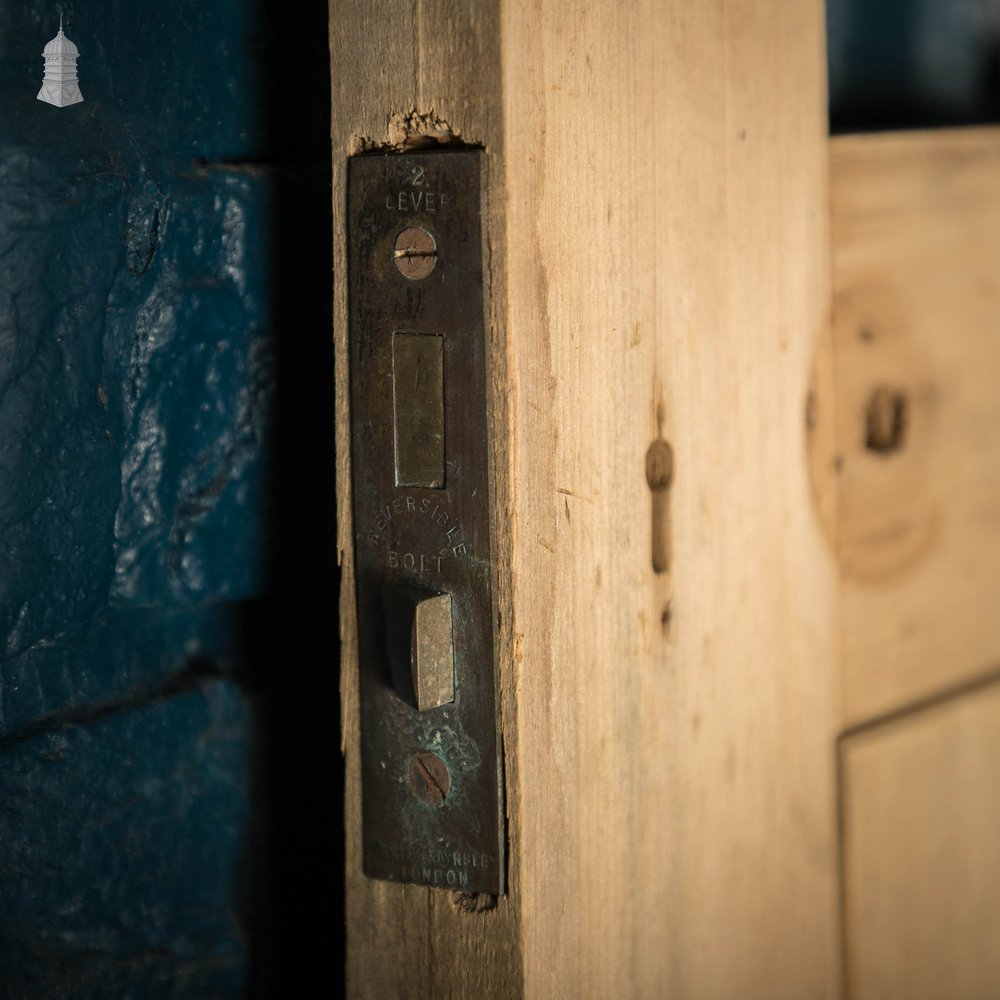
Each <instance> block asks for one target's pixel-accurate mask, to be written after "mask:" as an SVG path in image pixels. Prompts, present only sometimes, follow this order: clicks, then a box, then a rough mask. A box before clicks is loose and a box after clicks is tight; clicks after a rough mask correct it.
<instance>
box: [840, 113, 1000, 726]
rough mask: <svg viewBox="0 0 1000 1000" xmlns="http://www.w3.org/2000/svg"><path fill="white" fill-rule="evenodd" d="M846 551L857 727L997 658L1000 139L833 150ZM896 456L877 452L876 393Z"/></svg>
mask: <svg viewBox="0 0 1000 1000" xmlns="http://www.w3.org/2000/svg"><path fill="white" fill-rule="evenodd" d="M831 163H832V166H831V187H832V206H833V214H832V237H833V275H834V279H833V280H834V310H833V319H834V323H833V328H834V357H835V362H834V363H835V383H836V399H835V401H834V405H833V409H834V410H835V412H836V433H835V436H836V439H837V443H836V447H835V452H836V455H837V456H838V458H839V462H838V464H839V467H840V475H839V490H838V502H837V511H838V528H837V533H838V550H839V559H840V563H841V566H842V567H843V571H844V584H843V601H842V612H843V622H842V629H843V650H844V689H845V697H844V702H845V711H846V721H847V723H848V724H855V723H858V722H859V721H861V720H864V719H866V718H872V717H875V716H877V715H879V714H880V713H882V712H886V711H890V710H893V709H896V708H898V707H899V706H901V705H903V704H906V703H907V702H910V701H914V700H917V699H920V698H923V697H926V696H928V695H930V694H932V693H934V692H937V691H941V690H946V689H947V688H948V687H949V686H951V685H954V684H961V683H964V682H966V681H968V680H970V679H971V678H974V677H976V676H979V675H981V674H983V672H985V671H988V670H990V669H991V668H992V667H993V666H995V665H996V664H997V663H998V662H1000V615H997V613H996V609H997V608H998V607H1000V392H998V391H997V373H998V372H1000V338H998V337H997V331H998V330H1000V277H998V275H1000V272H998V268H997V260H998V259H1000V129H997V128H983V129H966V130H957V131H946V132H926V133H913V134H898V133H897V134H887V135H872V136H845V137H842V138H837V139H835V140H834V141H833V143H832V150H831ZM879 392H881V393H882V394H883V405H884V400H885V398H886V394H888V395H889V396H895V397H897V399H899V400H901V401H902V404H901V405H902V406H903V407H904V412H903V418H904V419H903V427H902V428H901V430H902V434H901V440H900V442H899V447H898V448H896V449H895V450H888V451H877V450H872V449H871V448H870V447H867V446H866V436H867V425H868V422H869V420H870V416H869V413H870V409H871V407H872V402H873V399H875V397H876V393H879Z"/></svg>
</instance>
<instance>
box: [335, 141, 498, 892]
mask: <svg viewBox="0 0 1000 1000" xmlns="http://www.w3.org/2000/svg"><path fill="white" fill-rule="evenodd" d="M483 155H484V154H483V153H482V152H481V151H478V150H451V151H439V152H433V153H408V154H393V155H365V156H359V157H356V158H354V159H353V160H351V162H350V171H349V182H348V202H349V204H348V215H349V231H348V239H349V245H348V269H349V275H348V280H349V288H350V306H349V308H350V360H351V372H350V379H351V459H352V465H351V468H352V478H353V502H354V506H353V512H354V540H355V566H356V579H357V602H358V604H357V607H358V658H359V669H360V688H361V783H362V784H361V795H362V822H363V827H364V829H363V836H364V868H365V873H366V874H368V875H371V876H374V877H376V878H383V879H391V880H393V881H399V882H417V883H421V884H424V885H432V886H439V887H441V888H452V889H460V890H465V891H468V892H486V893H494V894H498V893H501V892H503V890H504V853H503V845H504V838H503V801H502V788H503V783H502V773H501V768H502V763H501V747H500V736H499V726H498V723H497V718H498V716H497V682H496V668H495V656H496V654H495V645H494V628H493V622H494V620H495V613H494V604H493V558H492V540H493V532H492V528H493V526H492V523H491V510H492V490H491V483H490V474H489V451H488V440H487V385H488V382H487V363H488V351H487V348H486V324H485V301H484V290H483V255H484V239H483V226H482V219H481V213H482V204H483Z"/></svg>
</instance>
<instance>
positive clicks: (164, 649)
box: [0, 0, 275, 998]
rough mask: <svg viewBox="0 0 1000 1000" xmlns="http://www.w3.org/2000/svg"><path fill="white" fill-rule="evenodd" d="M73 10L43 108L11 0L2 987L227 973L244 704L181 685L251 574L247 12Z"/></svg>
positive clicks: (3, 357) (0, 196)
mask: <svg viewBox="0 0 1000 1000" xmlns="http://www.w3.org/2000/svg"><path fill="white" fill-rule="evenodd" d="M63 6H64V9H65V11H66V15H67V16H66V34H67V35H68V36H69V37H70V38H72V40H73V41H74V42H75V43H76V44H77V45H78V47H79V49H80V60H79V73H80V85H81V89H82V92H83V94H84V98H85V100H84V103H83V104H78V105H75V106H72V107H69V108H55V107H52V106H50V105H47V104H45V103H43V102H39V101H37V100H36V99H35V95H36V94H37V92H38V86H39V81H40V79H41V70H42V59H41V50H42V46H43V45H44V43H45V42H46V41H47V40H48V39H49V38H50V37H52V35H53V34H54V32H55V28H56V26H57V20H56V5H55V4H53V3H50V2H44V3H43V2H39V0H27V2H18V3H14V2H13V0H0V566H2V572H0V844H3V849H2V850H0V899H2V910H3V917H2V919H0V996H4V997H7V996H11V997H18V996H25V997H27V996H32V997H34V996H53V997H56V996H58V997H76V996H81V997H82V996H122V997H126V996H135V997H143V998H147V997H161V996H162V997H181V996H184V997H198V998H201V997H216V996H237V995H240V991H241V989H242V984H243V982H244V979H245V967H246V962H247V952H246V942H245V941H244V937H243V930H242V928H241V923H240V919H237V917H236V916H234V914H236V915H238V914H239V913H240V912H242V911H241V908H242V907H243V906H244V903H243V901H242V900H241V897H240V891H241V890H240V888H239V887H240V885H241V884H242V883H243V882H245V880H246V875H245V872H244V871H243V868H242V866H243V863H244V860H245V859H244V855H243V851H244V829H245V827H246V823H247V817H248V815H249V808H250V807H249V773H250V761H249V746H250V731H251V715H250V713H249V711H248V709H247V706H246V704H245V703H244V701H243V700H242V698H241V697H240V696H239V695H238V694H237V693H236V690H235V688H234V687H233V686H232V684H230V683H229V682H226V681H217V682H213V683H207V682H206V686H205V689H204V691H195V692H192V693H188V694H173V695H171V692H173V691H175V690H176V686H177V683H180V681H179V680H178V679H181V680H183V682H184V683H189V681H190V678H191V676H193V674H192V671H193V670H194V671H195V672H197V671H198V670H200V671H201V672H202V673H212V674H219V673H222V674H226V673H227V672H232V671H235V670H237V668H238V667H239V663H238V659H239V650H238V645H239V635H238V629H237V621H238V618H239V614H240V611H239V607H238V606H239V604H240V603H241V602H245V601H248V600H252V599H256V598H257V597H258V596H259V595H260V594H261V592H262V590H263V588H264V579H265V574H264V562H265V548H266V530H265V529H266V523H267V517H268V509H267V507H268V505H267V502H266V495H267V491H266V488H265V487H266V475H265V473H266V469H267V466H268V461H269V447H270V440H271V437H272V434H271V411H272V395H273V382H274V367H275V363H274V357H273V353H274V352H273V345H272V330H271V328H272V325H273V324H272V319H271V310H272V303H271V301H270V298H269V294H268V292H267V289H268V287H269V282H268V272H267V268H268V265H269V263H270V261H269V256H268V254H269V250H268V248H269V244H270V240H271V226H272V221H271V220H272V214H273V207H274V206H273V191H274V183H273V177H272V174H271V172H270V171H269V170H267V169H265V168H258V169H249V170H248V169H241V168H239V167H236V166H226V165H225V162H221V163H220V162H218V161H226V162H228V161H231V160H233V159H255V158H256V159H260V158H262V156H263V151H264V150H266V149H267V147H268V141H269V140H268V134H267V129H266V128H265V123H264V121H263V119H262V113H261V110H260V97H261V94H260V69H259V67H260V63H261V59H260V46H261V44H262V31H263V29H262V25H261V13H260V10H259V6H258V5H256V4H252V3H249V4H248V3H246V2H243V0H240V2H237V0H202V2H199V3H194V2H181V3H177V4H153V3H151V2H148V0H139V2H136V3H129V4H123V3H119V2H117V0H93V2H89V3H87V4H86V5H84V4H75V3H73V2H67V3H65V4H64V5H63ZM208 162H211V163H215V164H216V165H207V163H208ZM185 678H186V679H187V680H184V679H185ZM168 696H169V697H168ZM147 701H148V702H149V704H146V705H144V702H147Z"/></svg>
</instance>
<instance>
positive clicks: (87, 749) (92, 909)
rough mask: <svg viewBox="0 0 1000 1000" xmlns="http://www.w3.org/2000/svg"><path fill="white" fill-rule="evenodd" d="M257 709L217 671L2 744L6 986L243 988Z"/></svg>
mask: <svg viewBox="0 0 1000 1000" xmlns="http://www.w3.org/2000/svg"><path fill="white" fill-rule="evenodd" d="M246 718H247V714H246V708H245V706H244V704H243V703H242V700H241V698H240V696H239V695H238V694H237V692H236V690H235V689H234V688H233V686H232V685H230V684H228V683H226V682H221V681H219V682H210V683H206V684H205V685H204V687H203V689H196V690H193V691H191V692H188V693H187V694H184V695H179V696H177V697H174V698H171V699H169V700H166V701H161V702H157V703H153V704H150V705H147V706H145V707H142V708H139V709H135V710H131V711H124V712H121V713H118V714H112V715H108V716H105V717H101V718H96V719H90V720H87V721H86V723H84V724H78V725H69V726H66V727H62V728H60V729H57V730H54V731H50V732H46V733H43V734H40V735H38V736H35V737H34V738H32V739H28V740H24V741H21V742H19V743H18V744H17V745H16V746H14V747H8V748H7V749H6V750H5V751H4V753H3V755H2V766H0V844H2V845H3V847H2V850H0V899H2V900H3V920H2V922H0V927H2V930H0V996H3V997H4V998H5V1000H21V998H24V1000H28V998H31V1000H35V998H40V997H95V998H96V997H102V998H103V997H116V998H126V997H134V998H136V1000H147V998H154V1000H155V998H160V997H164V998H166V997H197V998H200V1000H209V998H216V997H233V996H240V995H241V990H242V988H243V986H244V980H245V955H244V946H243V935H242V930H241V927H240V922H239V919H238V917H237V915H236V912H234V911H235V910H236V907H234V901H236V900H238V898H239V893H240V886H239V883H238V881H236V883H235V884H234V876H235V875H236V873H238V870H239V869H238V862H239V861H240V860H241V859H240V851H241V846H240V845H241V843H242V831H243V829H244V827H245V825H246V820H247V815H246V813H247V789H246V787H245V782H246V757H247V727H246ZM68 789H76V790H77V794H72V795H70V794H67V790H68ZM222 845H225V846H227V847H228V848H229V849H231V850H234V851H235V853H236V856H235V857H233V858H227V857H225V856H224V852H222V851H221V850H220V847H221V846H222Z"/></svg>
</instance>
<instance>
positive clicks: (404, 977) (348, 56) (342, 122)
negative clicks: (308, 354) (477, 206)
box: [330, 0, 522, 1000]
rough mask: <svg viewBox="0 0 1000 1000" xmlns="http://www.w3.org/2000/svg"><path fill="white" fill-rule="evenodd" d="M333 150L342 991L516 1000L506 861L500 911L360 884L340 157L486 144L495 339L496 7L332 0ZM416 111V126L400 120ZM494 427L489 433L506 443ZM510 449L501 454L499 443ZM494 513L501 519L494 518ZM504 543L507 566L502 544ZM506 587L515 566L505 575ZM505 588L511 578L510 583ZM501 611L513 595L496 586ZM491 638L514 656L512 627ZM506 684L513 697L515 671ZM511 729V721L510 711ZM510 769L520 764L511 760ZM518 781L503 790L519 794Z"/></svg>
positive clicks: (499, 137)
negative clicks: (412, 145) (420, 139)
mask: <svg viewBox="0 0 1000 1000" xmlns="http://www.w3.org/2000/svg"><path fill="white" fill-rule="evenodd" d="M330 26H331V32H330V55H331V75H332V87H333V90H332V108H333V115H332V125H331V149H332V157H333V192H334V198H333V217H334V233H333V246H334V341H335V357H336V394H337V426H336V450H337V470H338V486H337V495H338V537H339V546H340V552H341V560H342V568H343V576H342V591H341V602H340V622H341V639H342V646H341V670H342V674H341V676H342V680H341V692H342V705H343V720H342V733H343V736H342V739H343V749H344V753H345V757H346V766H347V772H346V801H345V825H346V838H347V839H346V857H345V865H346V882H347V905H346V919H347V968H346V979H347V991H348V994H349V995H350V996H352V997H373V998H375V997H377V998H379V1000H384V998H388V997H393V998H396V997H399V998H426V997H435V998H439V997H440V998H446V997H465V996H478V997H516V996H519V995H521V992H522V975H521V960H520V956H521V947H520V938H519V933H518V899H519V896H518V878H517V868H516V864H513V865H512V866H511V871H510V883H511V884H510V892H509V894H508V895H507V896H506V897H504V898H502V899H501V900H500V901H499V905H498V906H497V908H496V909H495V910H492V911H490V912H485V913H475V914H472V913H463V912H460V911H458V910H456V908H455V907H454V905H453V902H452V897H451V894H450V893H447V892H441V891H435V890H432V889H427V888H421V887H417V886H400V885H394V884H391V883H386V882H379V881H375V880H373V879H367V878H365V877H364V876H363V875H362V874H361V802H360V778H359V772H360V769H359V760H358V737H359V730H358V704H357V644H356V618H355V614H356V612H355V605H354V581H353V566H354V563H353V543H352V537H353V526H352V520H351V504H350V496H351V485H350V484H351V480H350V475H351V469H350V461H349V458H350V424H349V392H348V384H349V383H348V365H347V358H348V350H347V281H346V273H347V271H346V268H347V256H346V220H345V208H346V192H347V186H346V168H347V160H348V156H349V155H351V154H353V153H355V152H357V151H358V150H359V149H360V148H362V147H363V146H365V145H369V144H376V145H378V144H383V143H397V144H399V143H402V142H404V141H405V140H406V139H407V137H409V138H415V136H413V134H412V133H413V132H414V131H417V132H419V131H420V130H421V128H423V130H424V131H431V132H433V131H435V129H434V128H431V127H429V126H428V124H427V123H431V124H433V125H436V126H438V128H437V130H436V131H437V132H439V133H443V132H444V123H447V126H448V128H449V130H450V133H451V134H453V135H455V136H458V137H459V138H461V139H462V140H464V141H466V142H470V143H474V144H482V145H484V146H485V147H486V149H487V154H488V158H489V170H490V172H491V177H492V178H493V184H492V185H491V188H490V191H491V193H493V192H495V195H496V199H495V202H494V203H493V204H491V207H490V210H489V212H488V217H487V220H486V224H487V229H488V231H489V239H490V244H491V247H492V248H493V249H492V259H491V260H490V262H489V263H490V269H491V273H492V274H493V275H494V277H493V279H492V284H493V289H492V295H491V296H490V298H491V301H492V306H493V315H492V316H491V336H492V337H493V338H494V340H499V339H500V338H502V335H503V330H504V324H503V320H502V316H503V308H504V303H505V300H504V294H503V283H502V275H503V267H502V266H501V265H500V263H499V262H498V261H499V258H500V255H501V254H502V252H503V248H504V239H503V225H504V219H503V211H502V205H503V201H502V193H503V174H502V170H503V155H502V151H503V142H504V135H503V129H502V121H501V110H502V109H501V106H500V102H499V91H500V51H499V5H498V4H496V3H489V2H483V3H476V4H466V3H462V2H458V0H421V2H398V0H355V2H350V0H332V2H331V6H330ZM412 111H417V112H418V113H419V114H420V115H421V116H422V121H423V124H422V125H421V123H420V122H416V123H412V122H411V125H415V128H410V129H408V128H407V127H406V123H405V119H406V118H407V116H408V115H409V114H410V112H412ZM494 353H495V360H494V371H493V375H494V379H495V380H496V381H497V384H498V385H500V384H502V383H503V382H504V381H505V380H506V374H505V371H504V367H503V360H504V350H503V347H502V343H500V344H498V345H497V347H496V349H495V351H494ZM495 396H496V397H497V398H496V399H495V401H494V413H495V417H494V422H495V424H496V426H497V427H502V425H503V422H504V419H505V417H504V408H503V395H502V394H501V393H497V392H495ZM505 437H506V436H505V435H504V434H503V432H502V431H500V432H495V439H499V440H500V441H504V440H505ZM504 455H506V450H504ZM505 468H506V465H505V463H501V465H500V466H499V473H500V474H499V475H498V476H497V477H496V478H497V482H496V488H497V492H498V503H499V504H500V507H501V509H503V508H504V507H505V506H506V500H505V499H504V497H505V489H506V483H505V479H504V477H503V471H504V470H505ZM501 520H502V518H501ZM500 542H501V548H500V554H501V565H504V553H505V551H507V549H505V548H504V547H503V541H502V539H501V540H500ZM499 579H500V582H501V584H502V582H503V581H504V580H506V579H509V572H502V573H501V574H500V577H499ZM508 590H509V587H508ZM500 601H501V609H503V607H504V606H505V604H506V605H509V597H505V596H504V594H502V593H501V595H500ZM509 617H510V616H509V614H507V615H504V621H505V622H506V623H507V624H506V625H505V627H504V629H502V630H501V633H500V635H499V637H498V641H499V642H500V643H501V645H503V643H504V637H505V636H506V637H507V638H506V649H507V653H506V655H505V656H502V658H501V659H502V662H505V663H509V662H510V660H511V656H510V652H509V650H510V639H509V636H510V625H509ZM502 682H503V692H504V696H505V698H506V701H507V703H508V704H509V701H510V695H509V688H510V683H509V678H508V675H507V674H506V673H505V674H504V676H503V678H502ZM505 714H506V719H505V734H506V736H507V738H508V739H510V738H512V736H513V732H514V729H513V727H514V723H515V719H514V716H513V714H512V713H511V712H509V711H508V712H507V713H505ZM509 773H510V774H511V775H515V774H516V770H515V767H514V765H513V764H512V765H511V766H510V767H509ZM516 792H517V784H516V781H513V782H512V783H511V785H510V789H509V792H508V794H509V795H511V796H513V795H516Z"/></svg>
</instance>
